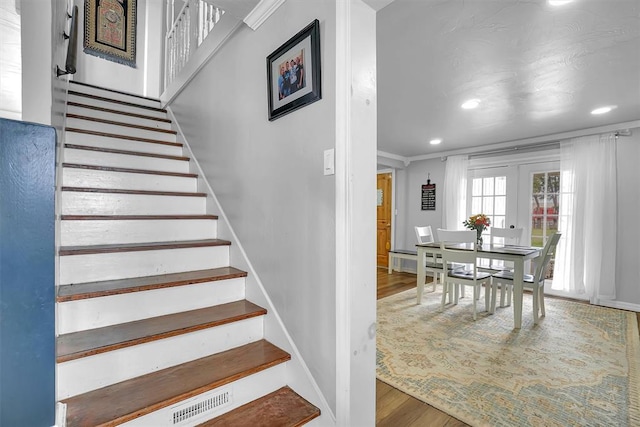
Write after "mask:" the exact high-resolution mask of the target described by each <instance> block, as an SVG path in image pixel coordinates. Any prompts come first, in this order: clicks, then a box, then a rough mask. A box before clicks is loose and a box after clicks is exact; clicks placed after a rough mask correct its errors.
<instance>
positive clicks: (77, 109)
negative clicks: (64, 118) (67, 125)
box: [67, 105, 171, 130]
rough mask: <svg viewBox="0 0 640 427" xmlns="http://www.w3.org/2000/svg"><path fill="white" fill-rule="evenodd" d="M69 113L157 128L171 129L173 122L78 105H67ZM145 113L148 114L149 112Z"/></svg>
mask: <svg viewBox="0 0 640 427" xmlns="http://www.w3.org/2000/svg"><path fill="white" fill-rule="evenodd" d="M111 110H116V111H119V110H118V109H117V108H111ZM67 114H77V115H80V116H88V117H96V118H100V119H105V120H111V121H114V122H122V123H130V124H133V125H140V126H146V127H152V128H156V129H166V130H171V123H169V122H165V121H159V120H154V119H148V118H145V117H135V116H129V115H126V114H118V113H110V112H107V111H102V110H94V109H93V108H86V107H81V106H76V105H69V106H68V107H67ZM143 115H144V116H148V115H147V114H143ZM149 117H151V116H149Z"/></svg>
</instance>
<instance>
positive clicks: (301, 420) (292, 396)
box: [196, 385, 320, 427]
mask: <svg viewBox="0 0 640 427" xmlns="http://www.w3.org/2000/svg"><path fill="white" fill-rule="evenodd" d="M283 399H284V400H286V402H285V401H283ZM283 403H286V404H287V405H286V408H287V411H286V413H287V414H286V416H287V418H288V419H287V420H286V422H287V424H286V426H287V427H300V426H303V425H305V424H307V423H308V422H310V421H311V420H313V419H315V418H317V417H319V416H320V408H318V407H317V406H315V405H314V404H312V403H311V402H309V401H308V400H307V399H305V398H304V397H302V396H300V395H299V394H298V393H296V392H295V391H294V390H293V389H292V388H291V387H289V386H288V385H285V386H283V387H280V388H279V389H277V390H275V391H272V392H271V393H268V394H265V395H264V396H261V397H259V398H257V399H255V400H252V401H250V402H247V403H245V404H244V405H241V406H238V407H237V408H235V409H232V410H231V411H228V412H225V413H224V414H220V415H219V416H216V417H215V418H212V419H210V420H207V421H204V422H202V423H199V424H197V425H196V427H212V426H227V425H234V424H232V423H233V422H234V421H236V420H237V418H238V416H240V417H242V418H247V417H251V416H256V415H257V414H258V413H259V414H260V416H262V417H263V418H261V421H262V422H263V423H264V421H265V419H266V420H268V421H270V423H269V425H271V422H274V424H275V423H277V425H283V424H282V422H283V421H284V420H283V419H282V416H281V415H280V414H278V413H277V412H278V410H277V409H282V408H283ZM292 404H293V405H295V406H296V407H294V408H293V411H294V412H295V413H296V414H295V415H296V418H295V419H292V414H291V405H292ZM301 406H302V407H303V411H302V412H303V413H300V407H301ZM271 408H277V409H275V412H276V416H277V415H280V416H278V419H277V420H272V419H271V417H270V415H271V414H269V411H270V410H271ZM247 412H248V413H247ZM249 419H251V418H249ZM292 423H293V424H292Z"/></svg>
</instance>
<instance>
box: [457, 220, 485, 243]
mask: <svg viewBox="0 0 640 427" xmlns="http://www.w3.org/2000/svg"><path fill="white" fill-rule="evenodd" d="M462 224H464V226H465V227H467V228H468V229H469V230H475V231H476V234H477V238H478V245H482V233H483V232H484V230H485V229H486V228H487V227H489V226H490V225H491V220H490V219H489V217H488V216H486V215H485V214H477V215H471V216H470V217H469V218H468V219H466V220H465V221H464V222H463V223H462Z"/></svg>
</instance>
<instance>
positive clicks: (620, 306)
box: [597, 300, 640, 313]
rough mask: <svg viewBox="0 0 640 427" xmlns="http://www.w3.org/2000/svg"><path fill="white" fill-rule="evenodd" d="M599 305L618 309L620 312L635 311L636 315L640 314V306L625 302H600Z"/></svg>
mask: <svg viewBox="0 0 640 427" xmlns="http://www.w3.org/2000/svg"><path fill="white" fill-rule="evenodd" d="M597 305H601V306H603V307H609V308H618V309H620V310H629V311H635V312H636V313H640V304H632V303H629V302H624V301H611V300H609V301H607V300H600V301H598V304H597Z"/></svg>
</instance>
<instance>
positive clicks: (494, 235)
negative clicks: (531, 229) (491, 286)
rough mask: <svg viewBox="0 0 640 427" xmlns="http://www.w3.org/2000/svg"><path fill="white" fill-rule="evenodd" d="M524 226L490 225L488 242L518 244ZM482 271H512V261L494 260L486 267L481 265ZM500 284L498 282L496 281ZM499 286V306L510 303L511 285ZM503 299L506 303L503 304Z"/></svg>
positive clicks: (493, 243)
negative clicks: (505, 226) (504, 226)
mask: <svg viewBox="0 0 640 427" xmlns="http://www.w3.org/2000/svg"><path fill="white" fill-rule="evenodd" d="M523 232H524V228H500V227H491V229H490V235H489V243H491V244H492V245H519V244H520V239H521V238H522V234H523ZM481 270H482V271H487V272H489V273H491V274H495V273H499V272H501V271H504V270H509V271H513V263H510V262H508V261H506V262H505V261H499V260H494V261H493V262H492V263H491V264H489V266H488V267H486V266H483V267H482V268H481ZM498 285H500V283H498ZM498 287H499V288H500V307H505V306H506V305H510V304H511V290H512V287H511V286H498ZM505 297H506V298H505ZM505 299H506V301H508V304H506V305H505Z"/></svg>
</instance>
